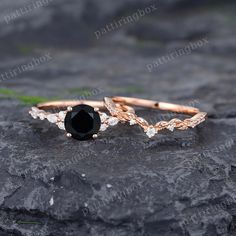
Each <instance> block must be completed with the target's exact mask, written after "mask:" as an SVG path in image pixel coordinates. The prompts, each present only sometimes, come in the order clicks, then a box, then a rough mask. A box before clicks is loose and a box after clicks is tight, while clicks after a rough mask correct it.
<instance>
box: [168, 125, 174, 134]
mask: <svg viewBox="0 0 236 236" xmlns="http://www.w3.org/2000/svg"><path fill="white" fill-rule="evenodd" d="M167 129H168V130H170V131H171V132H173V131H174V129H175V125H174V124H171V125H168V127H167Z"/></svg>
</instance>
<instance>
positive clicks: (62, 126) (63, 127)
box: [57, 122, 66, 130]
mask: <svg viewBox="0 0 236 236" xmlns="http://www.w3.org/2000/svg"><path fill="white" fill-rule="evenodd" d="M57 125H58V127H59V129H62V130H66V128H65V124H64V123H63V122H59V123H58V124H57Z"/></svg>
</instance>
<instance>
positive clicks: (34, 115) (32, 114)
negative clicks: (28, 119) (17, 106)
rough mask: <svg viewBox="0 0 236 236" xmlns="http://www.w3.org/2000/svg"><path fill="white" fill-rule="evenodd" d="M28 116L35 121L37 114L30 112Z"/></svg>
mask: <svg viewBox="0 0 236 236" xmlns="http://www.w3.org/2000/svg"><path fill="white" fill-rule="evenodd" d="M29 114H30V115H31V116H32V117H33V118H34V119H37V117H38V116H37V114H36V113H35V112H33V111H30V112H29Z"/></svg>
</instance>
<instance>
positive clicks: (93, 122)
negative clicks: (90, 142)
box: [65, 105, 101, 140]
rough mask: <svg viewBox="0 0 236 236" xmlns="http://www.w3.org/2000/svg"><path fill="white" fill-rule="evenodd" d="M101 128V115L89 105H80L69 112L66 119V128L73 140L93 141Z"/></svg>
mask: <svg viewBox="0 0 236 236" xmlns="http://www.w3.org/2000/svg"><path fill="white" fill-rule="evenodd" d="M100 126H101V119H100V116H99V113H98V112H96V111H94V108H93V107H91V106H88V105H78V106H74V107H73V108H72V111H68V112H67V114H66V117H65V128H66V131H67V133H70V134H71V135H72V137H73V138H75V139H78V140H87V139H91V138H92V137H93V135H94V134H97V133H98V131H99V129H100Z"/></svg>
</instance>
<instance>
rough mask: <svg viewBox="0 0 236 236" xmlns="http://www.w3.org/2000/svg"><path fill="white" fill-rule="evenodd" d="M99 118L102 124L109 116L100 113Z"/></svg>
mask: <svg viewBox="0 0 236 236" xmlns="http://www.w3.org/2000/svg"><path fill="white" fill-rule="evenodd" d="M100 118H101V122H104V121H105V120H107V119H108V118H109V116H108V115H107V114H106V113H100Z"/></svg>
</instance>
